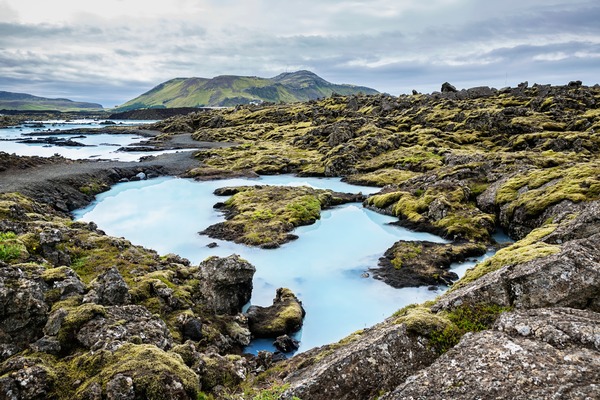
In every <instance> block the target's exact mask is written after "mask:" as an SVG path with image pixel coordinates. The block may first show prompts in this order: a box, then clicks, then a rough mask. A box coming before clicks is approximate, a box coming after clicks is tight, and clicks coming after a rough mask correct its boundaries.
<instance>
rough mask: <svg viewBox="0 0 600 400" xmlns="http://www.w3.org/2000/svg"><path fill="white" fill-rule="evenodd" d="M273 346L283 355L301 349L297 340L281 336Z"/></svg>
mask: <svg viewBox="0 0 600 400" xmlns="http://www.w3.org/2000/svg"><path fill="white" fill-rule="evenodd" d="M273 346H275V348H276V349H277V350H279V351H281V352H282V353H291V352H293V351H296V350H298V348H299V347H300V342H298V341H297V340H296V339H292V338H291V337H289V336H288V335H281V336H278V337H277V339H275V341H274V342H273Z"/></svg>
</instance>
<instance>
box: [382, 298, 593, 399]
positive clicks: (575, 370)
mask: <svg viewBox="0 0 600 400" xmlns="http://www.w3.org/2000/svg"><path fill="white" fill-rule="evenodd" d="M598 324H600V315H599V314H597V313H593V312H589V311H587V312H586V311H580V310H569V309H563V308H560V309H542V310H530V311H525V312H516V313H507V314H504V315H503V316H501V317H500V320H499V321H498V322H497V324H496V328H497V329H499V331H498V330H491V331H483V332H479V333H475V334H473V333H468V334H466V335H465V336H463V338H462V340H461V341H460V343H459V344H458V345H456V346H455V347H454V348H452V349H451V350H449V351H448V352H447V353H446V354H444V355H443V356H442V357H440V358H439V359H438V360H437V361H436V362H435V363H433V364H432V365H431V366H429V367H427V368H425V369H423V370H421V371H419V372H418V373H417V374H415V375H413V376H411V377H409V378H408V379H407V380H406V381H405V382H404V383H402V384H401V385H400V386H399V387H398V388H397V389H395V390H394V391H392V392H391V393H389V394H387V395H384V396H382V397H380V399H382V400H383V399H385V400H391V399H478V398H481V399H483V398H486V399H487V398H494V399H523V400H525V399H558V398H560V399H567V398H568V399H592V398H599V397H600V385H598V376H600V351H599V345H600V343H599V342H598V338H597V334H594V332H595V331H596V330H597V327H598Z"/></svg>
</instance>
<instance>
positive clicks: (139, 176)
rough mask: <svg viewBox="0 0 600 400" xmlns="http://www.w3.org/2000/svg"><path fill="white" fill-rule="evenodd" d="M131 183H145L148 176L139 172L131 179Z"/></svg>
mask: <svg viewBox="0 0 600 400" xmlns="http://www.w3.org/2000/svg"><path fill="white" fill-rule="evenodd" d="M129 180H130V181H144V180H146V174H145V173H143V172H139V173H137V174H136V175H134V176H132V177H130V178H129Z"/></svg>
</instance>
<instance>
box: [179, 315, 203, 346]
mask: <svg viewBox="0 0 600 400" xmlns="http://www.w3.org/2000/svg"><path fill="white" fill-rule="evenodd" d="M181 331H182V332H181V333H182V335H183V340H188V339H189V340H194V341H196V342H197V341H199V340H201V339H202V321H200V319H199V318H189V319H188V320H186V321H185V322H184V323H183V326H182V328H181Z"/></svg>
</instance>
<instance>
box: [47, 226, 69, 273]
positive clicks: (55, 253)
mask: <svg viewBox="0 0 600 400" xmlns="http://www.w3.org/2000/svg"><path fill="white" fill-rule="evenodd" d="M62 240H63V233H62V232H61V231H60V230H59V229H56V228H48V229H45V230H44V231H43V232H41V233H40V251H41V254H42V256H43V257H44V258H45V259H46V260H48V261H49V262H50V263H52V264H53V265H54V266H57V267H59V266H61V265H71V256H69V254H68V253H66V252H65V251H63V250H60V249H59V248H57V245H58V244H59V243H61V242H62Z"/></svg>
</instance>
